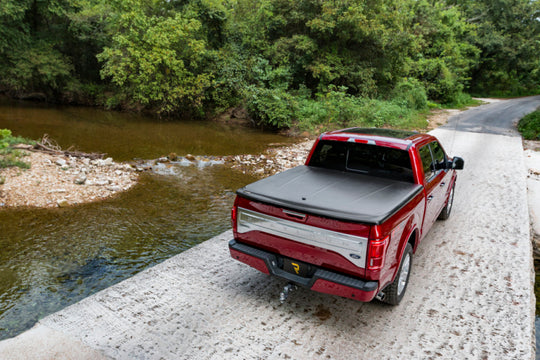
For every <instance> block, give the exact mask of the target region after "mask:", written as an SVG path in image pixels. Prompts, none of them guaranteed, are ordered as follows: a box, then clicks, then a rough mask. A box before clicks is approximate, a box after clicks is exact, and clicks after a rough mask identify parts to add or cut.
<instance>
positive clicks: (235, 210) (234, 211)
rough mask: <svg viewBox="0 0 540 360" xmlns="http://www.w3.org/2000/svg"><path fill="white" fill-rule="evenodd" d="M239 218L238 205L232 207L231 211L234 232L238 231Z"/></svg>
mask: <svg viewBox="0 0 540 360" xmlns="http://www.w3.org/2000/svg"><path fill="white" fill-rule="evenodd" d="M237 216H238V210H237V207H236V205H235V206H233V207H232V209H231V225H232V228H233V231H236V218H237Z"/></svg>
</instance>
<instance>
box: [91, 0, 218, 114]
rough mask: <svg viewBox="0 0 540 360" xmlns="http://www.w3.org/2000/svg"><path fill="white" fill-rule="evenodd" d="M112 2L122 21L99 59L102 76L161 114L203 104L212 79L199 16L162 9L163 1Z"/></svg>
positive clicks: (118, 21)
mask: <svg viewBox="0 0 540 360" xmlns="http://www.w3.org/2000/svg"><path fill="white" fill-rule="evenodd" d="M113 4H114V6H115V10H116V11H117V13H116V14H115V16H116V17H118V20H117V22H116V23H115V24H114V33H115V35H114V36H113V38H112V42H111V46H107V47H105V48H104V49H103V52H102V53H100V54H99V55H98V59H99V60H100V61H101V62H102V63H103V68H102V70H101V75H102V76H103V77H104V78H111V80H112V82H113V83H114V84H115V85H117V86H118V87H120V88H121V89H122V92H123V93H125V94H127V95H128V97H129V98H130V99H132V100H133V101H135V102H137V103H140V104H142V105H149V106H150V107H152V108H155V109H156V110H157V112H158V113H160V114H161V113H173V112H177V111H179V110H180V109H181V108H182V107H183V106H185V107H195V108H197V107H198V106H200V105H201V102H202V99H203V97H204V91H205V89H206V88H207V87H209V86H210V84H211V77H212V76H211V74H209V73H206V72H205V68H204V65H205V60H206V59H205V56H206V54H205V47H206V43H205V41H204V39H203V38H202V35H201V23H200V21H199V20H197V19H196V14H195V13H192V12H190V11H186V12H185V13H184V12H182V13H180V12H174V11H164V10H163V7H165V6H167V4H168V2H166V1H159V0H130V1H116V2H115V3H113ZM126 7H128V8H126Z"/></svg>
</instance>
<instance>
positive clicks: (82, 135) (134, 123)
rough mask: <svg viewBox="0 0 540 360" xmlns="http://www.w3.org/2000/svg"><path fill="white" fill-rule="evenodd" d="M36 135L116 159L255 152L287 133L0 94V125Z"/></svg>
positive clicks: (278, 141) (28, 135)
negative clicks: (10, 98) (51, 103)
mask: <svg viewBox="0 0 540 360" xmlns="http://www.w3.org/2000/svg"><path fill="white" fill-rule="evenodd" d="M3 128H7V129H10V130H12V132H13V133H14V134H16V135H20V136H23V137H27V138H30V139H40V138H41V137H42V136H43V134H48V135H49V136H50V137H51V138H52V139H54V140H56V141H57V142H58V144H59V145H61V146H62V148H68V147H70V146H75V148H76V149H77V150H80V151H85V152H104V153H107V154H108V155H109V156H112V157H113V158H114V159H115V160H118V161H126V160H132V159H134V158H138V159H155V158H158V157H160V156H166V155H168V154H169V153H171V152H174V153H176V154H178V155H186V154H193V155H238V154H254V153H260V152H262V151H263V150H265V149H266V147H267V146H268V144H269V143H276V142H277V143H283V142H286V143H289V142H292V139H290V138H286V137H283V136H277V135H275V134H272V133H266V132H262V131H258V130H255V129H248V128H240V127H238V126H227V125H224V124H219V123H213V122H209V121H205V122H202V121H182V122H175V121H162V120H159V119H152V118H149V117H145V116H141V115H137V114H123V113H118V112H108V111H103V110H99V109H94V108H85V107H47V106H43V105H39V104H29V103H27V102H14V101H8V100H5V99H4V100H2V99H0V129H3Z"/></svg>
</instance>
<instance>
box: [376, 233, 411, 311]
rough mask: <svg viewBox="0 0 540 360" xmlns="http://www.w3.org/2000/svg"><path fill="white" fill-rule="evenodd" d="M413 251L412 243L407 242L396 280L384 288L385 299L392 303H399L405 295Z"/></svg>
mask: <svg viewBox="0 0 540 360" xmlns="http://www.w3.org/2000/svg"><path fill="white" fill-rule="evenodd" d="M412 253H413V248H412V245H411V243H407V246H405V251H404V252H403V257H402V258H401V264H399V270H398V273H397V275H396V278H395V279H394V282H393V283H391V284H390V285H388V287H387V288H386V289H385V290H384V295H385V296H384V298H383V301H384V302H385V303H387V304H390V305H398V304H399V303H400V301H401V299H403V295H405V291H406V290H407V285H408V284H409V276H410V273H411V267H412Z"/></svg>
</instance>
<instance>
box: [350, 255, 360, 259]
mask: <svg viewBox="0 0 540 360" xmlns="http://www.w3.org/2000/svg"><path fill="white" fill-rule="evenodd" d="M349 256H350V257H352V258H353V259H356V260H358V259H361V258H362V257H361V256H360V255H356V254H349Z"/></svg>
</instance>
